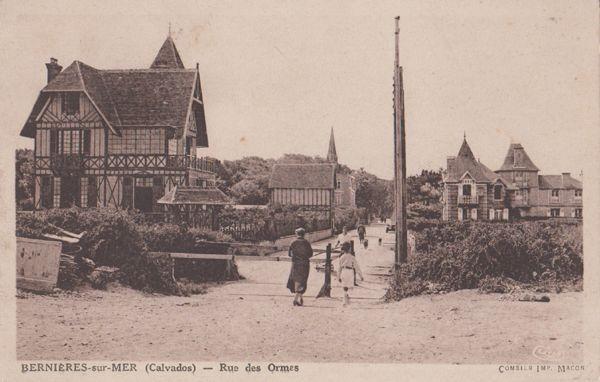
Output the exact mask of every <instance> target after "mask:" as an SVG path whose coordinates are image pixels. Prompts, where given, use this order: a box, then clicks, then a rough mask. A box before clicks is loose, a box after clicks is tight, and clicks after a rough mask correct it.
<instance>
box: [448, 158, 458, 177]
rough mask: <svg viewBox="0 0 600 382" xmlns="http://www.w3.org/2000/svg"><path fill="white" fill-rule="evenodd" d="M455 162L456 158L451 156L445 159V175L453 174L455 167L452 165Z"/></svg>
mask: <svg viewBox="0 0 600 382" xmlns="http://www.w3.org/2000/svg"><path fill="white" fill-rule="evenodd" d="M455 160H456V157H453V156H449V157H446V171H447V174H448V175H450V174H454V172H455V171H456V166H455V164H454V161H455Z"/></svg>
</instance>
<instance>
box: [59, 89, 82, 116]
mask: <svg viewBox="0 0 600 382" xmlns="http://www.w3.org/2000/svg"><path fill="white" fill-rule="evenodd" d="M62 112H63V114H66V115H75V114H79V93H74V92H68V93H63V95H62Z"/></svg>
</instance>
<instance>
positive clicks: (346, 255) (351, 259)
mask: <svg viewBox="0 0 600 382" xmlns="http://www.w3.org/2000/svg"><path fill="white" fill-rule="evenodd" d="M339 267H340V268H339V272H338V281H339V282H340V283H342V288H343V289H344V299H343V306H346V305H348V304H349V303H350V296H349V295H348V291H349V290H351V289H352V288H353V287H354V285H355V284H354V272H356V273H358V275H359V276H360V280H361V281H363V280H364V278H363V275H362V272H361V270H360V267H359V266H358V261H356V257H355V256H353V255H352V254H351V253H350V245H349V244H346V243H344V244H343V245H342V255H341V256H340V264H339Z"/></svg>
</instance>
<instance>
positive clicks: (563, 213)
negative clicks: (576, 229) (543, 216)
mask: <svg viewBox="0 0 600 382" xmlns="http://www.w3.org/2000/svg"><path fill="white" fill-rule="evenodd" d="M560 217H561V218H564V217H565V210H563V209H562V208H561V209H560Z"/></svg>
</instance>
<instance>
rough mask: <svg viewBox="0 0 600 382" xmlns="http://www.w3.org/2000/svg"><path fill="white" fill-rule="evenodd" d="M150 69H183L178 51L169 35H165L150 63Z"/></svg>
mask: <svg viewBox="0 0 600 382" xmlns="http://www.w3.org/2000/svg"><path fill="white" fill-rule="evenodd" d="M150 68H152V69H164V68H167V69H183V68H184V66H183V61H181V57H180V56H179V52H178V51H177V48H176V47H175V42H173V39H172V38H171V36H169V37H167V39H166V40H165V42H164V43H163V44H162V46H161V47H160V50H159V51H158V54H157V55H156V58H154V61H153V62H152V65H150Z"/></svg>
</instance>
